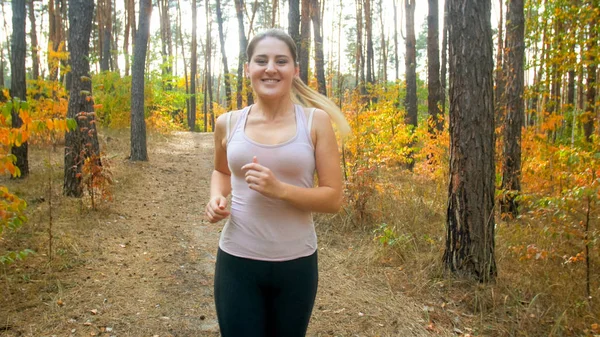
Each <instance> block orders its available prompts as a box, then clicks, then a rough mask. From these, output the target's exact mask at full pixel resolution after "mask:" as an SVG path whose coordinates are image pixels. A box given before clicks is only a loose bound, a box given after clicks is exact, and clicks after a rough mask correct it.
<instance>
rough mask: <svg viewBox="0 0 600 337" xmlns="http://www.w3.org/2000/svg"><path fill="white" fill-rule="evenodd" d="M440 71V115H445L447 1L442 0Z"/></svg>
mask: <svg viewBox="0 0 600 337" xmlns="http://www.w3.org/2000/svg"><path fill="white" fill-rule="evenodd" d="M441 67H442V70H441V73H440V80H441V82H442V88H441V93H440V95H441V97H440V99H441V101H442V114H446V87H447V86H446V73H447V72H446V70H447V69H448V68H447V67H448V0H444V26H443V27H442V66H441Z"/></svg>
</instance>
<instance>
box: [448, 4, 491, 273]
mask: <svg viewBox="0 0 600 337" xmlns="http://www.w3.org/2000/svg"><path fill="white" fill-rule="evenodd" d="M490 13H491V3H490V0H481V1H465V0H448V18H449V22H448V34H449V47H450V183H449V186H448V209H447V221H446V249H445V252H444V257H443V260H444V263H445V265H446V267H447V268H448V269H449V270H451V271H452V272H454V273H458V274H462V275H470V276H472V277H474V278H475V279H477V280H479V281H481V282H487V281H490V280H492V279H494V278H495V276H496V259H495V257H494V227H495V219H494V191H495V188H494V187H495V186H494V177H495V164H494V98H493V67H494V65H493V55H492V54H493V53H492V29H491V23H490Z"/></svg>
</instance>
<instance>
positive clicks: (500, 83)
mask: <svg viewBox="0 0 600 337" xmlns="http://www.w3.org/2000/svg"><path fill="white" fill-rule="evenodd" d="M504 1H505V0H498V2H499V5H500V13H499V14H500V20H499V21H498V47H497V48H498V50H497V54H496V69H495V70H494V73H495V75H496V87H495V90H494V111H495V114H496V119H495V120H496V124H499V123H502V120H503V118H504V117H503V115H504V113H505V112H504V111H503V110H504V108H505V104H506V101H505V100H504V87H505V79H504V76H505V75H506V74H505V71H508V70H507V69H504V64H503V62H502V59H503V57H504V33H503V28H504V23H503V16H502V15H503V13H502V12H503V9H502V7H503V5H504ZM507 1H510V0H507ZM507 23H508V20H507Z"/></svg>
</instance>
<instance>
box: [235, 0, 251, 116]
mask: <svg viewBox="0 0 600 337" xmlns="http://www.w3.org/2000/svg"><path fill="white" fill-rule="evenodd" d="M234 2H235V13H236V15H237V19H238V37H239V47H240V48H239V50H240V51H239V54H238V70H237V77H238V78H237V87H236V91H237V92H236V100H237V102H236V103H237V108H238V109H241V108H242V106H243V105H244V100H243V98H242V94H243V89H244V82H245V79H244V63H245V62H246V46H247V45H248V40H247V39H246V31H245V29H244V12H243V8H244V0H234Z"/></svg>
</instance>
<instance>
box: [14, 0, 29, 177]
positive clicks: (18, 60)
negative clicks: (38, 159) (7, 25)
mask: <svg viewBox="0 0 600 337" xmlns="http://www.w3.org/2000/svg"><path fill="white" fill-rule="evenodd" d="M25 13H26V12H25V1H23V0H13V1H12V29H13V32H12V39H11V48H10V52H11V53H10V73H11V76H10V96H11V97H12V98H13V100H15V101H17V100H18V101H21V102H25V101H26V100H27V96H26V90H27V89H26V83H25V50H26V48H27V46H26V44H25ZM19 105H20V104H14V105H13V109H12V113H11V115H12V116H11V117H12V127H13V128H20V127H21V125H23V120H22V119H21V116H20V115H19ZM11 153H12V154H13V155H14V156H15V157H16V158H17V162H16V166H17V167H18V168H19V171H21V178H23V177H26V176H27V175H28V174H29V159H28V158H27V156H28V145H27V142H25V143H23V144H21V145H20V146H13V147H12V148H11Z"/></svg>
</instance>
